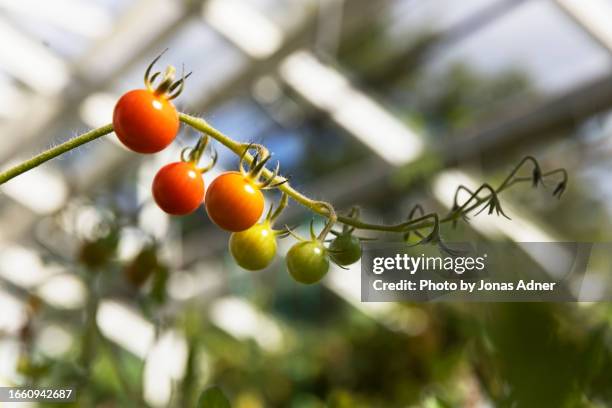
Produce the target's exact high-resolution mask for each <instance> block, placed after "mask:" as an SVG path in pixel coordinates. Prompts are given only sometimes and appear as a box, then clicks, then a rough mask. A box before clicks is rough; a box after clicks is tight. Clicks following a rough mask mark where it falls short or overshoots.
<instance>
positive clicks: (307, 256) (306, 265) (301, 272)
mask: <svg viewBox="0 0 612 408" xmlns="http://www.w3.org/2000/svg"><path fill="white" fill-rule="evenodd" d="M286 261H287V269H288V270H289V273H290V274H291V276H292V277H293V279H295V280H296V281H298V282H300V283H305V284H311V283H315V282H318V281H320V280H321V279H323V277H324V276H325V274H327V271H328V270H329V257H328V255H327V250H326V249H325V247H324V246H323V244H322V243H321V242H319V241H317V240H314V241H304V242H298V243H297V244H295V245H294V246H292V247H291V249H290V250H289V252H287V259H286Z"/></svg>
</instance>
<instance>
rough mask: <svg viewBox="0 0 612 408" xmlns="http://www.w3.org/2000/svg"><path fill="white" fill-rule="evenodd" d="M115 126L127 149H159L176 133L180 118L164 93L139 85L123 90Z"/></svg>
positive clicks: (150, 151)
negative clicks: (158, 94) (135, 87)
mask: <svg viewBox="0 0 612 408" xmlns="http://www.w3.org/2000/svg"><path fill="white" fill-rule="evenodd" d="M113 127H114V129H115V133H116V134H117V137H118V138H119V140H121V143H123V144H124V145H125V146H126V147H127V148H128V149H130V150H133V151H135V152H138V153H156V152H159V151H161V150H163V149H164V148H165V147H166V146H168V145H169V144H170V143H172V141H173V140H174V138H175V137H176V134H177V133H178V130H179V118H178V113H177V111H176V108H175V107H174V105H173V104H172V102H170V101H169V100H167V99H166V98H165V97H164V96H163V95H161V96H157V95H155V93H154V92H152V91H148V90H145V89H136V90H133V91H129V92H127V93H126V94H124V95H123V96H122V97H121V98H120V99H119V101H118V102H117V105H115V111H114V112H113Z"/></svg>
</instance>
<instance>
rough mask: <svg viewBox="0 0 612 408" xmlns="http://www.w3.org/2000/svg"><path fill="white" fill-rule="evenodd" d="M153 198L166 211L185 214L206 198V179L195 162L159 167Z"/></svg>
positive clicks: (153, 187) (154, 180)
mask: <svg viewBox="0 0 612 408" xmlns="http://www.w3.org/2000/svg"><path fill="white" fill-rule="evenodd" d="M152 190H153V198H154V199H155V202H156V203H157V205H158V206H159V208H161V209H162V210H164V211H165V212H167V213H168V214H172V215H185V214H189V213H191V212H193V211H195V210H196V209H197V208H198V207H199V206H200V204H202V200H204V180H203V179H202V174H201V173H200V171H199V170H198V169H197V167H196V166H195V165H194V164H193V163H188V162H175V163H170V164H167V165H165V166H164V167H162V168H161V169H159V171H158V172H157V174H156V175H155V178H154V179H153V186H152Z"/></svg>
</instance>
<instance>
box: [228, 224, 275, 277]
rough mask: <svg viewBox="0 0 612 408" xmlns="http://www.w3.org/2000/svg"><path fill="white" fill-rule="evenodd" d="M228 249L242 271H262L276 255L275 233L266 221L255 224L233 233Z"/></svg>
mask: <svg viewBox="0 0 612 408" xmlns="http://www.w3.org/2000/svg"><path fill="white" fill-rule="evenodd" d="M229 248H230V252H231V254H232V256H233V257H234V259H235V260H236V263H237V264H238V265H240V266H241V267H243V268H244V269H248V270H250V271H258V270H260V269H264V268H265V267H267V266H268V265H270V263H271V262H272V260H273V259H274V256H275V255H276V232H275V231H274V230H273V229H272V227H271V226H270V223H269V222H267V221H266V222H263V223H261V224H255V225H253V226H252V227H251V228H249V229H247V230H244V231H240V232H234V233H233V234H232V235H231V236H230V240H229Z"/></svg>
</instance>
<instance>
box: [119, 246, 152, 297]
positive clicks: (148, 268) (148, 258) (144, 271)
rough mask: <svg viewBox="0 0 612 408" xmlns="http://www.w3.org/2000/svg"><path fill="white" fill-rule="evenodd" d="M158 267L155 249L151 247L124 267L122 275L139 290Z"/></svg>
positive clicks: (143, 250) (146, 248) (145, 248)
mask: <svg viewBox="0 0 612 408" xmlns="http://www.w3.org/2000/svg"><path fill="white" fill-rule="evenodd" d="M159 267H160V263H159V259H158V258H157V249H156V248H155V247H153V246H147V247H144V248H143V249H142V250H141V251H140V253H138V255H136V258H134V259H133V260H132V262H130V263H129V264H128V265H127V266H126V267H125V269H124V271H123V273H124V275H125V278H126V279H127V281H128V282H130V283H131V284H132V285H134V286H135V287H137V288H139V287H141V286H142V285H144V283H145V282H146V281H147V279H149V277H150V276H151V275H152V274H153V272H155V271H156V270H157V268H159Z"/></svg>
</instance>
